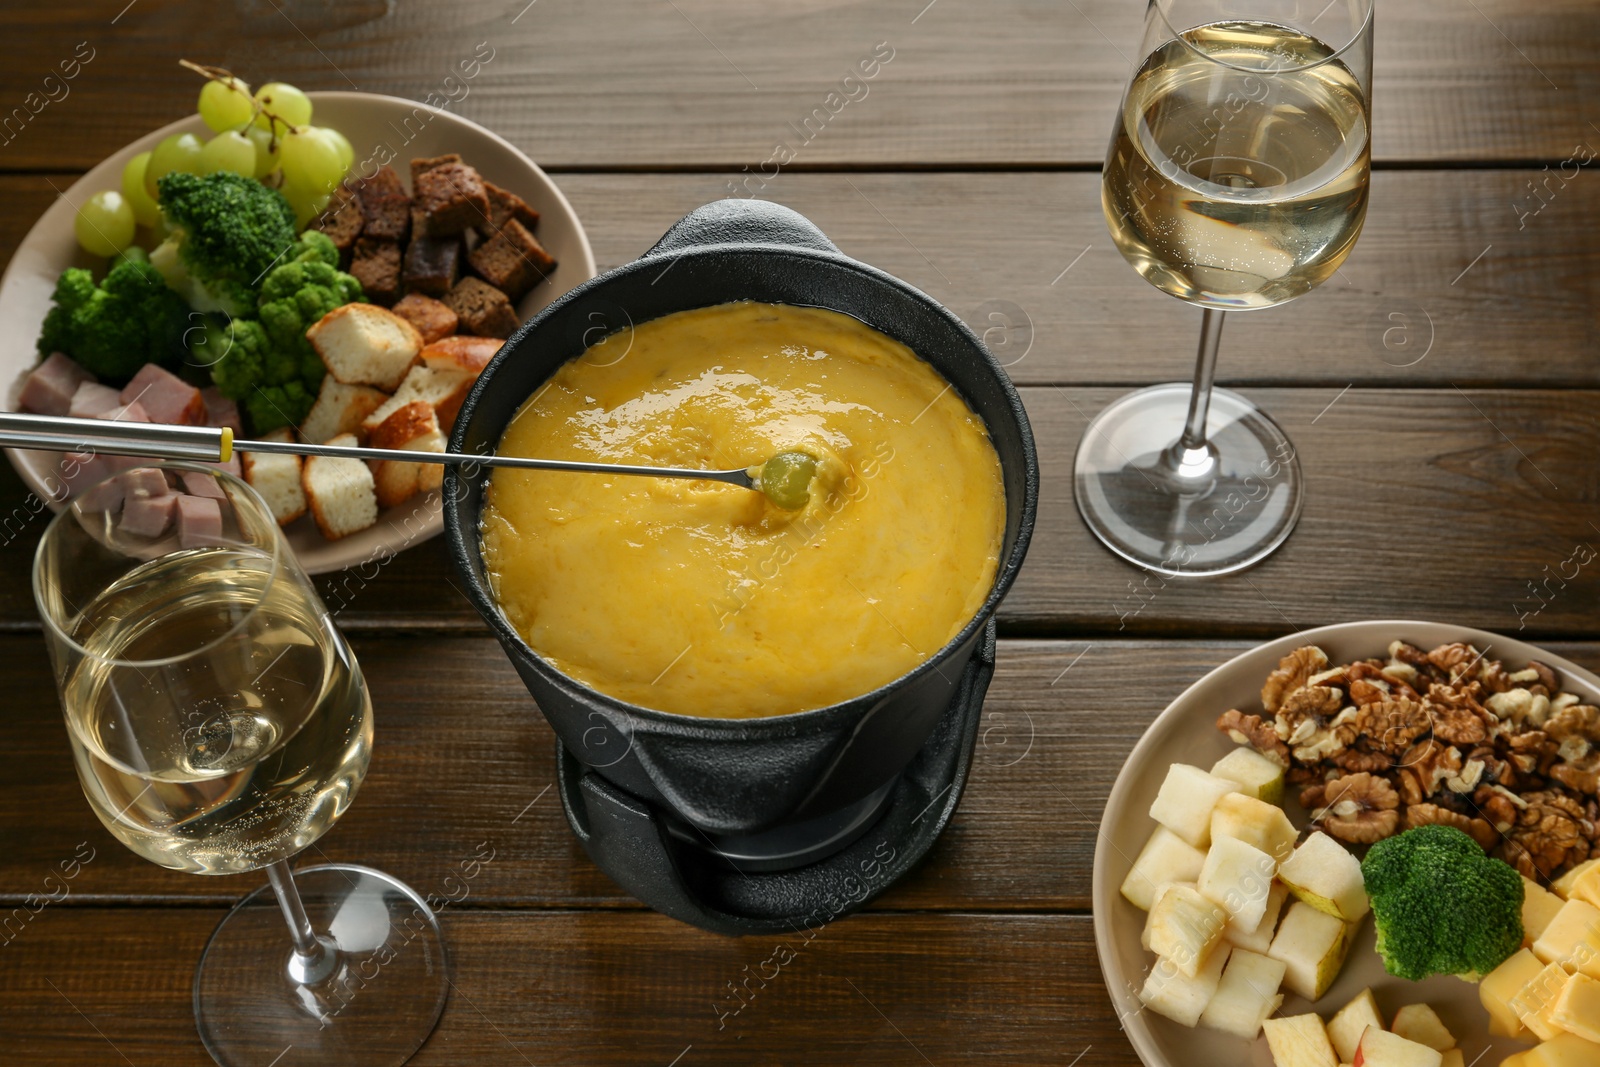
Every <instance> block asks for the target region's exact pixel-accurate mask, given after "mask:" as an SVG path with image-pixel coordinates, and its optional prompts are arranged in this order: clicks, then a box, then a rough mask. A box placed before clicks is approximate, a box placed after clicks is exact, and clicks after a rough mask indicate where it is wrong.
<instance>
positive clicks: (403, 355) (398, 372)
mask: <svg viewBox="0 0 1600 1067" xmlns="http://www.w3.org/2000/svg"><path fill="white" fill-rule="evenodd" d="M306 339H307V340H308V341H310V342H311V347H312V348H315V349H316V350H317V355H319V356H321V357H322V362H323V364H324V365H325V366H326V367H327V368H328V373H329V374H331V375H333V376H334V378H336V379H338V380H339V381H341V382H343V383H344V384H346V385H371V386H375V387H377V388H379V389H382V390H383V391H384V392H386V393H391V392H393V391H394V390H395V389H397V388H398V387H399V385H400V382H401V380H402V379H404V378H405V376H406V371H407V370H409V369H410V368H411V364H413V363H415V362H416V361H417V354H418V353H419V352H421V351H422V335H421V334H420V333H418V332H417V328H416V327H415V326H413V325H411V323H409V322H407V321H406V320H405V319H403V318H401V317H400V316H399V315H396V314H395V313H394V312H392V311H390V310H388V309H387V308H381V307H378V306H377V305H376V304H346V305H344V306H343V307H336V308H334V309H333V310H332V311H330V312H328V313H327V314H326V315H324V316H322V318H321V319H320V320H318V321H317V322H316V324H315V325H313V326H312V327H311V328H310V329H309V330H307V331H306Z"/></svg>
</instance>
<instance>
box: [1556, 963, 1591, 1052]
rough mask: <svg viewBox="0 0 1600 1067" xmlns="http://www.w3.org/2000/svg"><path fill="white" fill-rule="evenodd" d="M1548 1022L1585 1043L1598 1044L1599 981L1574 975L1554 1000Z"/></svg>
mask: <svg viewBox="0 0 1600 1067" xmlns="http://www.w3.org/2000/svg"><path fill="white" fill-rule="evenodd" d="M1550 1021H1551V1022H1553V1023H1555V1024H1556V1025H1557V1026H1559V1027H1561V1028H1562V1029H1563V1030H1565V1031H1567V1032H1568V1033H1572V1034H1577V1035H1578V1036H1579V1037H1581V1038H1583V1039H1584V1040H1585V1041H1593V1042H1595V1043H1597V1044H1600V981H1596V980H1595V979H1593V978H1590V977H1589V976H1588V975H1586V974H1575V975H1573V976H1572V980H1571V981H1570V982H1568V983H1567V985H1566V988H1565V989H1563V990H1562V991H1561V995H1560V996H1559V997H1557V998H1556V1004H1555V1008H1554V1009H1553V1010H1552V1011H1551V1012H1550Z"/></svg>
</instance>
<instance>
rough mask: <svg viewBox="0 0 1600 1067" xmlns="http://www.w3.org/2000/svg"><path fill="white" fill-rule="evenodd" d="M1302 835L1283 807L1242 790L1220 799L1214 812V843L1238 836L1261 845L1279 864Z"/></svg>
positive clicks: (1254, 844)
mask: <svg viewBox="0 0 1600 1067" xmlns="http://www.w3.org/2000/svg"><path fill="white" fill-rule="evenodd" d="M1299 836H1300V832H1299V831H1298V830H1296V829H1295V828H1294V823H1292V822H1290V821H1289V816H1287V815H1285V814H1284V813H1283V809H1282V808H1280V807H1278V806H1277V805H1276V804H1268V803H1266V802H1265V801H1261V800H1257V799H1256V798H1255V797H1247V796H1245V795H1244V794H1243V793H1229V794H1228V795H1227V796H1225V797H1223V798H1222V799H1221V800H1219V801H1217V807H1216V809H1215V810H1214V811H1212V813H1211V841H1212V843H1213V844H1215V843H1216V840H1217V838H1219V837H1236V838H1238V839H1239V840H1240V841H1243V842H1245V843H1246V844H1248V845H1253V846H1255V847H1256V848H1259V849H1260V850H1261V851H1262V852H1265V853H1266V854H1267V855H1269V856H1271V857H1272V858H1273V860H1275V861H1276V862H1277V863H1282V862H1283V861H1284V860H1286V859H1288V858H1289V856H1290V855H1292V854H1293V852H1294V843H1295V841H1296V840H1297V839H1298V838H1299Z"/></svg>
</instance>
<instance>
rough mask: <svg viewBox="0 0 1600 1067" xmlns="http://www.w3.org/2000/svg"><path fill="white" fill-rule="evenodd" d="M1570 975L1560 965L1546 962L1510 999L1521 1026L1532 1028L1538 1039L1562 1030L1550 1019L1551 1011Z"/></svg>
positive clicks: (1545, 1039) (1544, 1039) (1546, 1037)
mask: <svg viewBox="0 0 1600 1067" xmlns="http://www.w3.org/2000/svg"><path fill="white" fill-rule="evenodd" d="M1571 978H1572V976H1571V975H1569V974H1568V973H1567V972H1566V970H1565V969H1563V968H1562V966H1561V964H1559V963H1551V964H1547V965H1546V966H1545V967H1544V969H1543V970H1541V971H1540V972H1539V973H1538V974H1536V975H1534V976H1533V979H1532V980H1531V981H1530V982H1529V983H1528V984H1527V985H1525V986H1523V987H1522V988H1521V989H1520V990H1518V991H1517V995H1516V996H1514V997H1512V998H1511V1008H1512V1010H1513V1011H1515V1012H1516V1013H1517V1017H1518V1018H1519V1019H1521V1020H1522V1025H1524V1026H1526V1027H1527V1028H1528V1029H1529V1030H1532V1031H1533V1032H1534V1035H1535V1036H1536V1037H1538V1038H1539V1040H1540V1041H1549V1040H1550V1039H1551V1038H1552V1037H1555V1036H1556V1035H1557V1034H1559V1033H1561V1027H1559V1026H1557V1025H1556V1024H1555V1023H1554V1022H1553V1021H1552V1020H1551V1018H1550V1013H1551V1012H1552V1011H1553V1010H1554V1009H1555V1006H1556V1000H1557V998H1559V997H1560V996H1561V991H1562V990H1564V989H1566V987H1567V982H1568V981H1570V980H1571Z"/></svg>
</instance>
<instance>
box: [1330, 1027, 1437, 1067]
mask: <svg viewBox="0 0 1600 1067" xmlns="http://www.w3.org/2000/svg"><path fill="white" fill-rule="evenodd" d="M1350 1064H1351V1067H1444V1057H1443V1056H1442V1055H1440V1054H1439V1050H1438V1049H1433V1048H1429V1047H1428V1046H1427V1045H1422V1044H1418V1043H1417V1042H1415V1041H1407V1040H1406V1039H1405V1038H1403V1037H1401V1036H1400V1035H1399V1034H1391V1033H1390V1032H1389V1031H1387V1030H1380V1029H1378V1028H1377V1027H1376V1026H1369V1027H1367V1028H1366V1030H1365V1031H1363V1032H1362V1034H1361V1043H1360V1044H1359V1045H1357V1046H1356V1055H1355V1058H1354V1059H1353V1060H1351V1061H1350Z"/></svg>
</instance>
